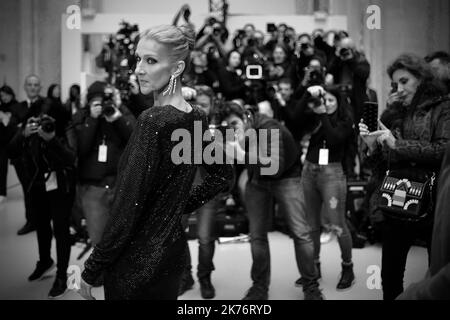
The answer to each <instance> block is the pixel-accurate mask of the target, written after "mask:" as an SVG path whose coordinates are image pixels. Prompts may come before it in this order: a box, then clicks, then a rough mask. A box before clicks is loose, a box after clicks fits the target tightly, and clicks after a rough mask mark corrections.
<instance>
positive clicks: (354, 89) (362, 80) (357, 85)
mask: <svg viewBox="0 0 450 320" xmlns="http://www.w3.org/2000/svg"><path fill="white" fill-rule="evenodd" d="M329 73H330V74H332V75H333V77H334V82H335V84H337V85H350V86H351V90H350V92H349V96H350V99H351V103H352V107H353V120H354V122H355V123H358V122H359V121H360V120H361V116H362V112H363V108H364V102H365V101H368V98H367V79H369V76H370V64H369V62H368V61H367V60H366V58H365V57H364V56H363V55H362V54H360V53H355V57H354V58H353V59H351V60H348V61H342V60H341V59H340V58H339V57H335V58H334V60H333V61H332V62H331V63H330V69H329ZM346 73H347V76H348V77H349V79H347V80H350V81H349V82H346V80H345V77H344V75H345V74H346Z"/></svg>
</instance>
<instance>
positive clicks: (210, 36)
mask: <svg viewBox="0 0 450 320" xmlns="http://www.w3.org/2000/svg"><path fill="white" fill-rule="evenodd" d="M227 39H228V30H227V29H226V28H225V25H224V24H223V23H221V22H218V21H217V20H216V19H215V18H208V19H207V20H206V23H205V25H204V26H203V28H202V29H201V30H200V31H199V32H198V34H197V39H196V41H195V49H196V50H201V49H202V48H203V47H204V46H205V45H207V44H208V43H211V44H213V45H214V46H215V47H216V48H217V50H218V51H219V54H220V56H221V57H222V58H224V57H225V56H226V55H227V49H226V47H225V43H226V41H227Z"/></svg>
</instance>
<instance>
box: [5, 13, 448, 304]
mask: <svg viewBox="0 0 450 320" xmlns="http://www.w3.org/2000/svg"><path fill="white" fill-rule="evenodd" d="M186 28H187V27H175V26H166V27H160V28H159V29H158V28H153V29H151V30H149V31H147V32H145V33H143V34H142V35H141V37H140V41H139V45H138V47H137V52H136V61H137V65H136V68H135V70H134V71H135V74H136V76H137V79H134V78H130V83H129V86H130V90H129V97H128V99H127V100H126V102H125V101H122V99H121V94H120V93H119V92H118V90H117V89H116V88H115V87H114V86H113V85H111V84H109V83H107V82H106V81H105V82H102V81H97V82H95V83H93V84H91V85H90V86H89V88H88V89H87V92H86V94H85V99H83V98H82V97H81V96H82V95H81V93H80V87H79V86H78V85H76V84H74V85H73V86H72V87H71V88H70V92H69V98H68V100H67V101H66V102H65V103H63V102H62V101H61V98H60V97H61V88H60V86H59V85H58V84H53V85H51V86H49V88H48V92H47V96H46V97H42V96H41V95H40V94H41V90H42V84H41V79H40V78H39V77H38V76H37V75H29V76H27V77H26V79H25V82H24V90H25V93H26V96H27V99H26V100H25V101H22V102H18V101H17V100H16V98H15V92H14V90H13V89H12V88H11V87H9V86H7V85H4V86H3V87H1V88H0V95H1V96H0V98H1V105H0V109H1V111H0V117H1V122H0V130H1V134H0V137H1V149H0V161H1V162H0V167H1V168H0V171H1V172H0V178H1V181H0V197H2V198H1V199H0V201H3V199H4V197H6V192H7V190H6V177H7V174H6V170H7V168H8V159H10V161H11V164H12V165H13V166H14V168H15V171H16V173H17V176H18V178H19V181H20V183H21V186H22V189H23V194H24V204H25V218H26V223H25V225H24V226H23V227H22V228H21V229H20V230H19V231H18V234H19V235H23V234H26V233H29V232H32V231H36V233H37V240H38V241H37V242H38V248H39V261H38V262H37V265H36V268H35V270H34V271H33V272H32V273H31V275H30V276H29V280H30V281H34V280H36V279H39V278H41V277H42V276H43V275H44V274H45V273H46V272H48V271H49V270H50V269H52V268H53V267H54V264H55V263H54V261H53V259H52V258H51V255H50V249H51V240H52V236H53V235H54V237H55V239H56V248H57V251H56V252H57V262H56V266H57V276H56V279H55V282H54V284H53V287H52V288H51V290H50V292H49V297H50V298H57V297H60V296H61V295H63V294H64V293H65V291H66V290H67V273H66V271H67V268H68V263H69V257H70V252H71V245H72V244H73V236H74V235H73V233H75V234H81V233H82V232H83V223H82V221H85V224H86V231H87V234H88V237H89V243H91V244H92V245H93V246H94V248H95V249H94V252H93V254H92V255H91V257H90V258H89V259H88V261H87V263H86V270H85V272H84V273H83V281H85V287H84V288H88V289H90V288H91V287H92V286H94V287H95V286H102V285H104V286H105V294H106V292H107V293H108V294H106V295H105V296H106V298H109V299H114V298H142V297H151V298H158V297H159V298H167V299H172V298H176V296H179V295H182V294H183V293H184V292H185V291H186V290H189V289H191V288H192V286H193V284H194V279H193V277H192V270H191V269H192V267H191V259H190V254H189V248H188V246H187V244H186V241H185V239H184V238H183V236H182V235H181V233H180V230H182V228H181V220H180V219H181V213H185V214H191V213H192V212H194V211H196V213H197V215H196V216H197V225H198V227H197V230H198V242H199V255H198V256H199V261H198V270H197V277H198V281H199V283H200V290H201V295H202V297H203V298H205V299H211V298H214V296H215V287H214V286H213V284H212V282H211V273H212V272H213V270H214V268H215V267H214V264H213V258H214V243H215V239H216V238H217V230H216V228H215V226H216V223H215V215H216V213H217V211H218V208H219V207H220V206H221V203H222V199H223V197H224V195H229V194H232V195H235V201H236V202H238V203H240V204H241V205H242V207H244V208H245V212H246V218H247V219H248V223H249V235H250V246H251V255H252V265H251V272H250V274H251V280H252V286H251V287H250V288H249V290H248V292H247V293H246V294H245V296H244V299H245V300H266V299H268V297H269V287H270V280H271V266H270V250H269V238H268V231H270V230H271V226H270V222H271V221H272V220H271V216H273V215H274V210H275V208H276V210H279V211H280V212H282V213H283V216H284V217H285V219H286V224H287V225H288V228H289V235H290V236H291V238H292V239H293V241H294V255H295V258H296V262H297V266H298V271H299V275H300V278H299V279H298V280H296V279H293V280H296V281H295V285H297V286H299V287H302V288H303V293H304V297H305V299H311V300H320V299H323V298H324V297H323V294H322V292H321V290H320V285H319V280H320V279H321V259H320V244H321V241H320V235H321V232H322V231H324V230H325V229H326V230H328V231H331V232H333V233H335V234H336V236H337V240H338V243H339V248H340V252H341V261H340V263H341V269H342V272H341V276H340V278H339V280H338V282H337V284H336V289H337V290H348V289H350V288H351V287H352V286H353V284H354V283H355V280H356V279H355V274H354V268H358V266H357V265H356V266H354V265H353V260H352V248H353V243H352V241H353V240H352V234H351V231H350V229H349V226H348V219H347V217H346V213H347V208H346V203H347V181H348V180H354V179H362V180H368V181H369V184H368V187H367V195H366V198H367V199H366V200H367V201H365V203H367V208H365V213H366V220H367V221H369V222H368V223H369V224H371V225H372V226H377V227H379V228H380V230H381V237H380V241H381V242H382V246H383V247H382V248H383V249H382V284H383V295H384V299H386V300H392V299H395V298H396V297H398V296H399V295H400V297H402V296H403V297H404V298H405V297H407V296H408V294H409V296H412V295H413V294H412V293H410V291H406V292H405V294H403V295H401V293H402V292H403V275H404V271H405V265H406V258H407V254H408V251H409V249H410V247H411V246H412V245H413V244H414V243H415V241H416V240H417V239H421V240H423V241H424V242H425V243H426V246H427V248H428V253H429V255H430V260H431V261H433V259H434V256H433V254H437V255H438V254H439V253H436V250H434V251H433V250H432V248H434V246H437V245H438V244H437V243H436V241H434V240H433V241H432V238H433V239H434V237H433V223H434V219H433V215H431V217H430V218H429V219H428V220H426V221H425V222H423V223H420V224H419V223H418V224H411V223H402V222H399V221H396V220H393V219H391V218H389V217H387V216H385V215H383V212H382V211H380V210H378V207H377V205H376V203H377V199H378V198H379V196H380V194H379V192H378V190H379V186H380V184H381V183H382V181H383V178H384V175H385V172H386V170H387V169H388V168H389V169H390V168H409V169H411V170H419V169H424V170H425V169H427V170H429V171H432V172H433V173H435V175H436V181H439V184H438V186H439V187H441V186H445V183H446V181H445V179H444V178H442V179H441V180H439V177H440V173H441V165H442V160H443V158H444V153H445V150H446V147H447V145H448V144H449V142H450V96H449V90H450V54H448V53H445V52H436V53H433V54H430V55H429V56H427V57H426V58H421V57H417V56H415V55H412V54H405V55H401V56H399V57H397V58H396V59H394V61H393V63H392V64H391V65H390V66H389V69H388V75H389V77H390V79H391V81H392V91H391V93H390V96H389V97H388V104H387V106H386V108H385V109H384V111H383V113H382V114H381V116H380V126H381V127H380V128H378V126H376V127H375V128H374V127H373V126H372V123H371V121H372V122H373V119H368V118H367V117H366V115H367V114H369V113H368V110H367V109H368V108H372V111H373V109H375V114H376V112H377V111H378V104H377V96H376V93H375V92H374V91H373V90H372V89H371V88H370V87H369V85H368V83H369V78H370V64H369V62H368V61H367V59H366V57H365V55H364V53H363V52H362V51H360V50H358V49H357V48H356V46H355V43H354V41H353V40H352V39H351V38H350V37H349V35H348V33H347V32H345V31H328V32H325V31H324V30H319V29H317V30H315V31H314V32H312V33H311V34H308V33H300V31H301V30H294V28H292V27H290V26H288V25H286V24H279V25H278V26H275V25H271V26H268V30H267V31H268V37H266V35H265V34H266V33H265V32H263V31H261V30H256V29H255V27H254V26H253V25H252V24H247V25H245V26H244V27H243V28H242V29H240V30H236V31H235V32H234V33H230V32H229V31H228V30H227V28H226V26H225V24H224V23H222V22H220V21H218V20H216V19H214V18H210V19H208V20H207V21H206V22H205V25H204V26H202V28H200V29H199V30H198V32H197V33H196V34H195V35H193V34H192V33H189V32H188V31H186ZM194 40H195V41H194ZM171 59H172V60H171ZM166 60H167V61H166ZM180 61H181V62H182V63H180ZM160 65H161V67H160ZM63 67H64V66H63ZM158 68H159V69H158ZM166 75H167V77H166ZM166 78H167V79H166ZM156 84H157V85H156ZM166 86H167V88H166ZM163 91H164V92H163ZM153 92H156V93H155V94H153ZM167 96H169V97H170V99H169V98H167ZM84 100H85V101H84ZM182 101H187V102H188V104H185V103H184V102H182ZM163 106H167V107H163ZM170 106H176V107H175V108H172V109H171V107H170ZM194 106H195V107H194ZM192 110H193V111H192ZM186 114H191V115H192V117H193V118H192V119H197V120H200V121H204V122H205V123H206V124H207V125H206V127H208V125H209V127H210V128H219V130H220V128H232V129H234V130H235V132H237V133H238V134H237V137H236V141H234V142H227V143H226V145H224V152H225V153H226V154H227V155H228V156H230V157H232V158H234V160H235V161H236V160H242V162H243V163H244V164H241V163H238V164H234V165H233V166H218V167H215V166H203V167H199V168H197V167H194V166H190V167H189V166H187V167H185V168H184V167H183V168H180V167H177V166H176V165H173V164H172V162H171V161H170V152H168V150H170V149H169V147H171V146H172V147H173V143H162V142H161V141H165V142H167V140H164V138H163V137H164V136H165V135H166V134H169V131H168V130H169V129H170V128H174V124H173V123H172V122H171V121H175V120H176V121H175V122H174V123H176V126H178V128H179V127H185V126H186V128H188V129H189V130H190V128H191V127H190V125H189V121H187V120H186V119H187V118H186ZM152 117H154V119H151V118H152ZM169 118H170V119H169ZM168 119H169V120H170V121H169V120H168ZM174 119H175V120H174ZM376 120H377V119H375V121H376ZM169 124H171V125H172V127H171V125H169ZM168 128H169V129H168ZM252 129H254V130H257V131H258V130H261V129H266V130H268V131H269V132H270V130H273V129H275V130H277V132H280V135H279V137H278V138H279V141H278V152H277V154H276V155H274V154H267V152H266V153H263V155H264V154H265V155H266V156H267V157H269V158H270V160H268V161H269V162H270V161H274V157H275V160H276V161H277V163H279V168H278V170H277V172H276V173H275V174H272V175H264V174H261V172H262V169H263V168H264V163H267V161H264V160H266V159H263V158H261V154H260V155H259V158H258V161H257V165H253V164H251V165H249V164H248V163H246V162H245V159H247V158H246V157H247V156H248V154H250V153H251V152H249V151H248V150H247V149H245V143H246V133H248V132H250V131H251V130H252ZM373 131H375V134H373V133H374V132H373ZM155 132H156V133H155ZM166 138H167V139H168V141H170V135H168V137H166ZM158 139H159V140H158ZM161 139H162V140H161ZM155 141H156V142H155ZM269 141H270V138H269ZM142 146H143V147H142ZM260 147H261V146H260V145H257V148H260ZM266 147H267V146H266ZM250 148H251V146H250ZM138 149H140V150H138ZM267 149H268V150H270V146H268V147H267ZM266 151H267V150H266ZM240 157H242V159H239V158H240ZM121 159H122V160H121ZM447 162H448V161H447ZM444 163H445V162H444ZM143 165H145V166H147V168H148V170H147V169H146V167H143ZM156 168H159V169H158V170H156ZM445 169H446V167H445V166H443V167H442V173H443V172H446V171H445ZM183 170H185V171H183ZM182 171H183V172H182ZM194 176H195V179H194ZM233 176H234V178H233ZM194 180H195V181H194ZM174 181H175V182H177V183H175V184H174ZM192 185H194V186H195V187H192ZM144 187H146V188H149V190H152V193H151V194H150V193H145V194H143V190H141V189H142V188H144ZM139 188H141V189H139ZM190 188H192V190H190ZM442 188H444V187H442ZM447 189H448V188H447ZM180 190H181V191H180ZM445 190H446V189H442V190H440V192H439V197H445V192H447V193H448V191H445ZM146 192H149V191H148V190H147V191H146ZM437 194H438V192H437V191H436V192H435V194H434V202H435V203H436V205H435V207H436V208H441V209H440V210H441V211H442V210H444V209H442V208H443V207H442V205H441V204H440V200H441V199H442V198H439V197H437ZM177 199H178V200H177ZM275 204H276V205H275ZM182 205H185V206H186V207H183V208H182ZM199 206H200V208H199V209H197V207H199ZM145 210H152V212H153V215H152V216H151V217H150V218H149V216H147V215H145V214H144V213H145ZM170 212H171V213H173V215H169V214H168V213H170ZM180 212H181V213H180ZM125 213H126V214H125ZM441 214H443V212H436V215H441ZM178 218H180V219H178ZM152 219H153V220H152ZM155 221H156V222H155ZM50 222H52V223H53V228H52V226H51V223H50ZM140 225H141V226H142V227H141V228H142V229H140V227H139V226H140ZM163 228H165V230H162V229H163ZM435 228H436V226H435ZM52 230H53V231H52ZM136 230H137V231H136ZM150 233H154V234H155V235H154V238H151V239H150V238H147V236H149V235H148V234H150ZM445 237H446V236H445ZM445 237H444V236H441V238H444V239H445ZM149 239H150V240H149ZM183 239H184V241H181V240H183ZM145 241H152V246H150V247H149V248H154V245H160V246H162V247H164V248H168V249H167V250H168V252H170V253H169V254H168V255H167V256H164V255H162V254H161V256H158V254H157V253H155V252H150V251H151V250H150V249H148V250H147V249H145V250H144V249H142V248H143V247H142V246H141V245H142V243H143V242H145ZM170 241H172V242H170ZM149 250H150V251H149ZM155 256H158V257H157V258H156V257H155ZM175 256H176V259H175V258H174V257H175ZM444 260H445V259H444ZM112 261H114V264H113V265H111V263H112ZM132 261H134V262H136V261H139V263H137V262H136V263H137V264H136V265H133V262H132ZM445 262H448V259H447V261H444V263H442V262H441V265H440V268H443V267H444V266H445V264H446V263H445ZM336 263H338V262H336ZM127 264H128V265H127ZM125 265H127V266H125ZM161 266H164V267H167V268H168V269H170V270H166V271H167V272H165V271H164V270H160V268H162V267H161ZM105 268H106V271H104V269H105ZM447 269H448V268H447ZM103 271H104V272H103ZM432 271H433V272H432V275H435V274H437V273H439V271H440V270H439V269H437V270H436V269H433V270H432ZM446 274H447V275H448V272H447V273H446ZM441 277H442V275H441ZM293 282H294V281H293ZM143 283H146V284H148V286H147V287H145V288H141V287H140V286H143ZM423 286H425V284H424V285H422V287H423ZM138 287H139V288H140V289H139V290H140V291H139V290H138V289H137V288H138ZM174 288H175V289H176V290H175V289H174ZM133 290H134V291H133ZM136 290H138V291H136ZM174 290H175V291H176V292H175V291H174ZM429 290H431V289H429ZM445 290H447V291H445ZM161 292H163V293H164V294H162V293H161ZM174 292H175V293H174ZM442 292H444V293H445V292H447V297H448V288H447V289H445V288H444V289H442V288H441V290H440V291H439V290H438V289H435V290H434V291H432V294H429V296H428V297H431V298H433V297H439V295H440V294H442ZM85 293H86V292H85ZM85 296H87V297H89V294H86V295H85ZM422 297H424V296H422Z"/></svg>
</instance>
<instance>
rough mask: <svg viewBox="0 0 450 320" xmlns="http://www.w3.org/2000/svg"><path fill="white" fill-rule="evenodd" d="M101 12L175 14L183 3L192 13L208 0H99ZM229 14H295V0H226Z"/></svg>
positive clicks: (203, 9)
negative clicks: (187, 5) (186, 4)
mask: <svg viewBox="0 0 450 320" xmlns="http://www.w3.org/2000/svg"><path fill="white" fill-rule="evenodd" d="M100 1H101V5H100V10H101V13H141V14H155V13H156V14H159V13H169V14H175V12H176V11H178V9H179V8H181V6H182V5H183V4H185V3H188V4H189V6H190V7H191V11H192V14H204V13H207V12H208V8H209V1H208V0H166V1H161V0H126V1H123V0H100ZM228 3H229V12H230V13H231V14H251V15H257V14H275V15H278V14H283V15H289V14H295V9H296V0H277V1H268V0H228Z"/></svg>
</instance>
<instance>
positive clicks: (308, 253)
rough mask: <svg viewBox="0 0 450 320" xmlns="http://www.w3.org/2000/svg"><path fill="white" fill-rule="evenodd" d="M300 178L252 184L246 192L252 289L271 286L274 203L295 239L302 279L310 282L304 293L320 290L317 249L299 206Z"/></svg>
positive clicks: (248, 184) (265, 288)
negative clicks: (271, 231)
mask: <svg viewBox="0 0 450 320" xmlns="http://www.w3.org/2000/svg"><path fill="white" fill-rule="evenodd" d="M299 195H300V177H298V178H289V179H282V180H278V181H255V180H252V181H249V182H248V183H247V186H246V190H245V199H246V205H247V214H248V219H249V229H250V245H251V251H252V259H253V263H252V268H251V278H252V280H253V285H255V286H260V287H261V288H263V289H264V290H268V289H269V285H270V250H269V241H268V237H267V233H268V231H269V230H270V227H271V226H270V222H271V213H272V208H273V202H272V201H273V199H275V201H276V202H277V203H278V207H279V209H280V210H281V211H282V212H283V213H284V216H285V217H286V219H287V222H288V225H289V228H290V230H291V233H292V237H293V239H294V247H295V258H296V261H297V267H298V269H299V272H300V274H301V276H302V277H303V278H304V279H305V280H306V281H307V283H306V285H305V286H304V289H307V288H308V287H310V286H313V285H314V286H317V281H316V280H314V279H315V277H316V269H315V266H314V246H313V242H312V239H311V236H310V231H311V229H310V227H309V225H308V223H307V220H306V216H305V214H304V211H302V210H301V202H300V198H299Z"/></svg>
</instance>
